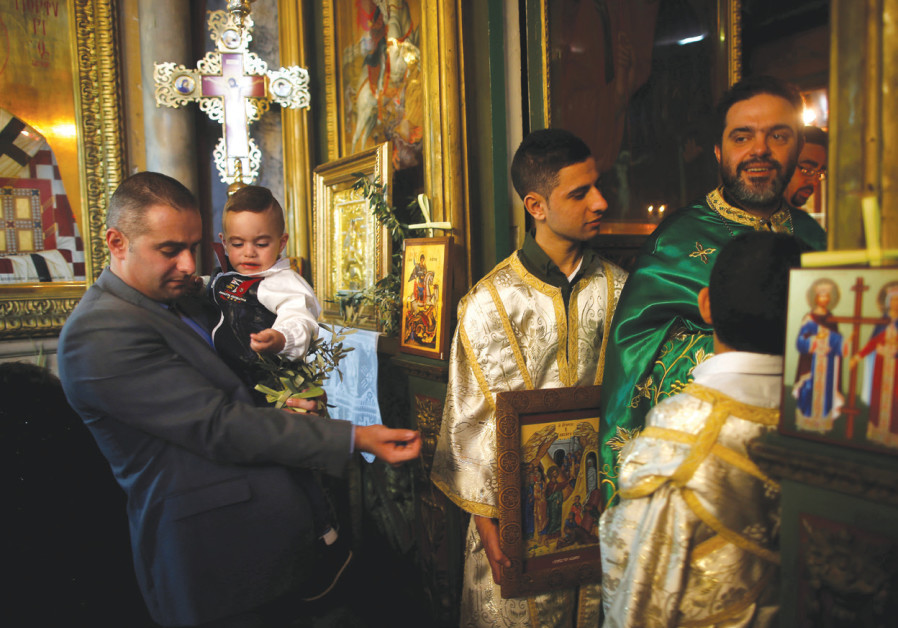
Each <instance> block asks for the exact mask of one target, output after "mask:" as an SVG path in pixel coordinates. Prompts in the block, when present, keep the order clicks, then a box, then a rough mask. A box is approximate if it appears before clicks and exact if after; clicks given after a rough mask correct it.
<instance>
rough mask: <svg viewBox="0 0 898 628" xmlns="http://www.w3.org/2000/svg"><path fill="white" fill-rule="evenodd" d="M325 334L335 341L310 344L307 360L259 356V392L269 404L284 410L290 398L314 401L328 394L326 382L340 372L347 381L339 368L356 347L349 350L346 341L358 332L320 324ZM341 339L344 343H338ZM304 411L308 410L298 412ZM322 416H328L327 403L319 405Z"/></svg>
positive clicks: (316, 339) (257, 364) (258, 354)
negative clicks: (338, 329)
mask: <svg viewBox="0 0 898 628" xmlns="http://www.w3.org/2000/svg"><path fill="white" fill-rule="evenodd" d="M319 326H320V327H321V328H322V329H324V330H325V331H328V332H330V336H331V337H332V338H333V339H334V340H332V341H328V340H325V339H324V338H322V337H321V336H319V337H318V338H315V339H314V340H312V342H311V343H309V350H308V352H307V353H306V355H305V357H304V358H301V359H299V360H290V359H288V358H285V357H283V356H280V355H266V354H262V353H257V354H256V355H257V356H258V362H257V363H256V366H257V367H258V371H259V373H260V376H259V380H258V382H259V383H258V384H256V387H255V388H256V390H258V391H259V392H260V393H262V394H264V395H265V399H266V401H268V403H273V404H274V406H275V407H276V408H283V407H284V406H286V405H287V401H288V400H289V399H314V398H315V397H320V396H321V395H322V394H323V393H324V389H323V388H322V386H323V385H324V382H325V381H326V380H327V379H328V378H329V377H330V376H331V374H332V373H333V372H334V371H336V372H337V375H338V376H339V377H340V381H342V380H343V374H342V373H341V372H340V369H339V365H340V362H341V361H342V360H343V358H345V357H346V355H347V354H348V353H349V352H350V351H354V350H355V349H354V347H349V348H346V347H344V346H343V342H342V340H344V339H345V338H346V336H348V335H350V334H354V333H355V330H354V329H348V330H347V329H343V328H341V329H340V331H339V332H335V331H334V329H333V327H331V326H330V325H327V324H325V323H321V324H320V325H319ZM337 339H339V340H340V341H339V342H337ZM298 411H300V412H304V410H298ZM318 412H319V414H323V415H325V416H326V415H327V407H326V405H325V404H324V403H323V402H320V401H319V404H318Z"/></svg>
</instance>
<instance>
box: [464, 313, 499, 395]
mask: <svg viewBox="0 0 898 628" xmlns="http://www.w3.org/2000/svg"><path fill="white" fill-rule="evenodd" d="M465 310H467V303H466V302H465V301H462V303H461V306H460V307H459V312H458V320H460V321H462V322H461V323H459V324H458V339H459V340H460V341H461V346H462V347H464V348H465V361H466V362H467V363H468V367H470V369H471V372H472V373H473V374H474V379H476V380H477V384H478V385H479V386H480V392H481V393H483V398H484V399H486V403H487V405H488V406H489V407H490V409H491V410H492V411H493V412H495V411H496V398H495V396H493V393H492V391H491V390H490V385H489V383H488V382H487V381H486V377H484V375H483V370H482V369H481V368H480V363H479V362H478V361H477V356H476V354H475V353H474V346H473V345H472V344H471V339H470V338H468V332H467V331H465V325H464V319H465Z"/></svg>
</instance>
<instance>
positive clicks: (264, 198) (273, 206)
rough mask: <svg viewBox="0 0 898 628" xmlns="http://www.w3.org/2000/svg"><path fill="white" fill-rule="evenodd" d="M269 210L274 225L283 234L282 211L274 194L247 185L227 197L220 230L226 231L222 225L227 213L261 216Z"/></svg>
mask: <svg viewBox="0 0 898 628" xmlns="http://www.w3.org/2000/svg"><path fill="white" fill-rule="evenodd" d="M268 210H271V211H272V212H274V215H275V224H276V225H277V226H278V227H279V228H280V232H281V233H284V230H285V227H286V223H285V221H284V210H283V208H281V204H280V203H278V201H277V199H276V198H275V197H274V194H272V193H271V190H269V189H268V188H266V187H262V186H260V185H247V186H244V187H242V188H240V189H238V190H237V191H236V192H234V193H233V194H231V195H230V196H229V197H228V200H227V202H225V206H224V215H223V216H222V223H223V224H222V229H223V230H224V231H227V228H225V226H224V223H227V219H228V213H230V212H252V213H254V214H261V213H263V212H267V211H268Z"/></svg>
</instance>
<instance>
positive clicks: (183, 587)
mask: <svg viewBox="0 0 898 628" xmlns="http://www.w3.org/2000/svg"><path fill="white" fill-rule="evenodd" d="M106 224H107V231H106V244H107V245H108V247H109V252H110V265H109V268H107V269H105V270H104V271H103V273H102V274H101V275H100V277H99V279H98V280H97V282H96V283H95V284H94V285H92V286H91V287H90V289H89V290H88V291H87V293H86V294H85V295H84V298H83V299H81V302H80V303H79V304H78V307H77V308H75V311H74V313H73V314H72V315H71V317H70V318H69V319H68V321H67V322H66V324H65V326H64V328H63V330H62V334H61V336H60V341H59V371H60V375H61V379H62V381H63V385H64V388H65V392H66V396H67V397H68V400H69V402H70V403H71V405H72V407H73V408H74V409H75V410H76V411H77V412H78V414H79V415H80V416H81V418H82V419H83V420H84V422H85V423H86V424H87V426H88V428H90V430H91V432H92V433H93V436H94V438H95V439H96V441H97V443H98V444H99V446H100V449H101V450H102V452H103V454H104V455H105V456H106V458H107V459H108V460H109V463H110V465H111V467H112V471H113V474H114V475H115V477H116V479H117V480H118V483H119V484H120V485H121V487H122V488H123V489H124V490H125V492H126V493H127V498H128V505H127V509H128V519H129V522H130V531H131V547H132V553H133V559H134V564H135V570H136V572H137V579H138V583H139V585H140V588H141V591H142V593H143V596H144V600H145V601H146V603H147V606H148V607H149V611H150V614H151V616H152V617H153V619H154V620H155V621H156V622H158V623H160V624H162V625H164V626H186V625H198V624H204V623H207V622H213V623H214V625H227V626H267V625H273V621H274V620H273V619H271V615H272V613H274V611H276V610H278V609H282V608H283V604H282V603H281V602H282V600H284V599H285V598H290V599H293V598H295V597H301V594H299V595H298V596H297V595H296V594H295V592H296V591H297V590H301V586H302V585H303V584H304V583H306V582H307V581H309V580H310V578H314V577H315V575H314V574H313V573H310V571H311V570H313V569H314V568H315V555H314V547H315V546H314V542H313V536H314V535H313V532H312V522H311V517H310V514H309V505H308V502H307V501H306V497H305V493H304V492H303V491H302V490H301V489H300V488H299V486H298V484H297V483H296V482H295V481H294V474H296V473H309V469H318V470H322V471H325V472H327V473H330V474H332V475H340V474H342V472H343V469H344V467H345V465H346V462H347V461H348V460H349V458H350V456H351V452H352V451H353V450H360V451H367V452H370V453H373V454H375V455H376V456H378V457H380V458H382V459H383V460H385V461H386V462H388V463H391V464H398V463H400V462H403V461H405V460H410V459H413V458H416V457H417V456H418V454H419V452H420V447H421V441H420V437H419V434H418V433H417V432H414V431H412V430H396V429H389V428H387V427H384V426H382V425H377V426H370V427H354V426H353V425H352V424H350V423H348V422H345V421H337V420H331V419H325V418H321V417H318V416H315V415H311V414H296V413H291V412H287V411H284V410H276V409H274V408H257V407H255V406H253V403H252V400H251V397H250V394H249V391H248V390H247V389H246V388H245V387H244V385H243V384H242V383H241V381H240V379H239V378H238V377H237V376H236V375H235V374H234V373H232V372H231V371H230V370H229V369H228V367H227V366H226V365H225V363H224V362H222V361H221V360H220V359H219V358H218V356H217V355H216V354H215V351H214V350H213V349H212V347H211V346H210V344H209V343H208V342H207V339H206V338H204V334H205V333H206V332H207V330H208V327H205V324H206V323H207V320H206V318H205V311H204V308H203V305H204V304H203V302H202V300H200V299H194V298H191V297H189V296H188V293H190V292H191V285H192V282H193V280H194V279H193V273H194V271H195V270H196V266H195V262H194V255H195V253H196V250H197V247H198V246H199V244H200V240H201V236H202V222H201V219H200V214H199V211H198V209H197V205H196V201H195V199H194V198H193V195H192V194H191V193H190V192H189V191H188V190H187V189H186V188H185V187H184V186H183V185H181V184H180V183H178V182H177V181H175V180H174V179H172V178H170V177H167V176H165V175H162V174H157V173H151V172H142V173H139V174H136V175H133V176H131V177H129V178H128V179H126V180H125V181H124V182H123V183H122V184H121V186H119V188H118V189H117V190H116V192H115V194H113V196H112V201H111V203H110V207H109V211H108V215H107V221H106ZM303 403H305V402H299V404H298V405H302V404H303ZM311 407H314V404H313V403H311V404H309V405H308V406H306V409H310V408H311ZM309 565H311V569H310V567H309Z"/></svg>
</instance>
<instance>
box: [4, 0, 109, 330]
mask: <svg viewBox="0 0 898 628" xmlns="http://www.w3.org/2000/svg"><path fill="white" fill-rule="evenodd" d="M68 7H69V10H70V11H71V13H70V22H69V26H68V38H69V40H70V41H71V46H72V50H73V53H74V60H73V73H74V92H75V93H74V98H75V103H76V107H77V112H78V116H77V119H72V121H71V123H72V125H73V126H74V128H75V129H76V137H77V140H76V142H77V154H78V175H79V176H78V179H79V182H80V212H79V215H80V218H81V221H82V222H81V226H82V231H81V233H82V237H83V239H84V253H85V255H84V258H85V259H84V261H85V279H86V280H85V282H58V281H57V282H46V283H23V284H10V285H5V286H2V289H0V337H2V338H4V339H6V338H23V337H41V336H53V335H56V334H58V333H59V331H60V329H61V328H62V325H63V323H64V322H65V320H66V318H67V317H68V315H69V314H70V313H71V312H72V310H74V308H75V305H77V303H78V300H79V299H80V297H81V295H82V294H83V293H84V289H85V286H86V285H90V284H91V283H92V282H93V281H94V280H95V279H96V277H97V276H98V275H99V274H100V271H101V270H102V268H103V267H104V266H105V265H106V262H107V252H106V246H105V241H104V237H103V235H104V226H105V219H106V210H107V207H108V205H109V199H110V197H111V196H112V193H113V191H114V190H115V189H116V188H117V187H118V185H119V183H120V182H121V181H122V179H123V177H124V172H125V166H124V139H123V127H122V124H123V123H122V110H121V96H120V94H121V85H120V81H119V69H118V61H117V55H116V39H117V31H116V25H117V22H118V16H117V3H116V2H115V1H114V0H74V2H72V3H71V4H69V5H68Z"/></svg>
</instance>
